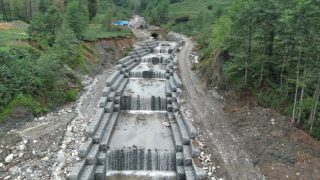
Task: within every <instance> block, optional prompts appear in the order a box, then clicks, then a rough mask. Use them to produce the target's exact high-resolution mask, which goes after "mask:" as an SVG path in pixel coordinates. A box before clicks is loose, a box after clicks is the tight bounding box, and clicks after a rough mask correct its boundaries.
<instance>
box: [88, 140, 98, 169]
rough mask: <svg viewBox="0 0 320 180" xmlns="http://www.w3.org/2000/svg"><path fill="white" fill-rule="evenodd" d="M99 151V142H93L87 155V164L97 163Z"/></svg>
mask: <svg viewBox="0 0 320 180" xmlns="http://www.w3.org/2000/svg"><path fill="white" fill-rule="evenodd" d="M98 153H99V144H93V145H92V147H91V149H90V151H89V153H88V154H87V157H86V165H95V164H97V157H98Z"/></svg>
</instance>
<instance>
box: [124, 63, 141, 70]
mask: <svg viewBox="0 0 320 180" xmlns="http://www.w3.org/2000/svg"><path fill="white" fill-rule="evenodd" d="M138 64H139V63H138V62H135V63H132V64H131V65H130V66H129V67H127V68H126V72H129V71H131V70H132V69H133V68H135V67H136V66H137V65H138Z"/></svg>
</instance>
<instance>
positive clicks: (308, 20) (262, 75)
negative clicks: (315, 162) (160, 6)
mask: <svg viewBox="0 0 320 180" xmlns="http://www.w3.org/2000/svg"><path fill="white" fill-rule="evenodd" d="M183 3H184V4H187V3H188V1H184V2H182V3H180V5H181V4H183ZM190 3H191V2H190ZM208 3H209V2H208ZM224 3H225V2H224ZM224 3H220V4H218V5H217V6H214V7H213V14H212V16H213V17H214V18H215V19H214V21H213V22H214V24H210V23H209V25H208V24H206V23H204V24H202V27H201V26H198V27H197V26H193V28H196V29H197V30H199V31H200V32H199V34H198V39H197V45H198V47H200V48H202V49H203V54H202V56H201V58H200V60H202V68H203V69H205V68H206V69H208V70H207V71H206V72H210V66H208V64H209V63H210V62H211V61H212V60H213V59H214V57H213V56H212V54H213V53H212V52H215V54H214V56H217V55H218V54H221V55H222V54H223V55H224V56H225V58H224V59H225V61H224V67H223V71H224V75H225V76H226V78H227V80H228V81H229V82H231V83H233V84H234V87H235V88H236V90H238V91H239V92H240V91H245V92H251V93H253V94H255V95H256V97H257V101H258V103H259V104H260V105H261V106H263V107H271V108H275V109H277V110H278V111H279V112H281V113H283V114H285V115H290V116H292V121H293V122H294V121H296V122H297V123H299V124H300V125H301V126H303V127H304V128H305V129H306V130H307V131H308V132H309V133H310V134H311V135H312V136H314V137H315V138H316V139H320V119H319V117H320V114H319V110H320V107H319V103H318V101H319V95H320V78H319V77H320V74H319V71H318V69H319V68H320V63H319V57H318V48H317V47H318V44H319V43H317V42H318V41H319V40H318V37H320V36H319V31H318V30H317V29H318V28H319V24H318V23H315V22H318V21H319V17H320V16H319V15H320V11H319V10H318V9H317V7H318V2H317V1H314V0H310V1H293V0H289V1H249V0H236V1H235V2H234V3H232V5H231V6H230V7H227V8H225V7H224ZM178 4H179V3H178ZM178 4H176V5H177V7H176V8H181V10H182V11H180V12H179V13H177V12H178V11H177V10H175V11H174V14H173V15H174V17H179V16H181V14H180V13H181V12H183V11H187V10H188V11H190V16H191V17H195V18H196V19H198V20H197V21H196V22H197V23H198V22H209V21H208V20H205V19H206V17H205V16H204V17H200V16H198V17H196V16H194V15H193V14H195V13H192V10H191V9H188V8H186V7H184V6H180V7H178ZM204 5H206V3H203V5H202V6H204ZM214 5H215V4H214ZM173 7H175V5H174V4H173V5H172V6H170V7H169V9H172V8H173ZM214 8H215V9H214ZM203 12H204V13H201V14H202V15H204V14H206V13H205V10H204V11H203ZM207 13H208V12H207ZM207 17H209V16H207ZM200 24H201V23H200ZM180 25H181V24H180ZM175 26H177V25H175ZM175 26H172V27H171V28H175ZM185 26H187V25H185Z"/></svg>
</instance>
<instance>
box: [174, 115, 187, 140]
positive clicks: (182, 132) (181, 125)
mask: <svg viewBox="0 0 320 180" xmlns="http://www.w3.org/2000/svg"><path fill="white" fill-rule="evenodd" d="M176 122H177V125H178V128H179V132H180V137H181V142H182V144H183V145H189V144H190V137H189V134H188V131H187V129H186V127H185V125H184V123H183V121H182V119H181V118H177V117H176Z"/></svg>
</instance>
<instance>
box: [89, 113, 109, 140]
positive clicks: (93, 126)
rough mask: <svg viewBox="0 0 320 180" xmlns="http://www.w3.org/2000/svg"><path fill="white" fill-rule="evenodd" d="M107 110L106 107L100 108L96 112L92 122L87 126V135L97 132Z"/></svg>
mask: <svg viewBox="0 0 320 180" xmlns="http://www.w3.org/2000/svg"><path fill="white" fill-rule="evenodd" d="M104 113H105V110H104V108H98V110H97V112H96V114H95V115H94V116H93V118H92V121H91V123H90V124H89V125H88V126H87V129H86V136H87V137H93V135H94V134H95V133H96V131H97V129H98V126H99V124H100V122H101V120H102V118H103V116H104Z"/></svg>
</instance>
